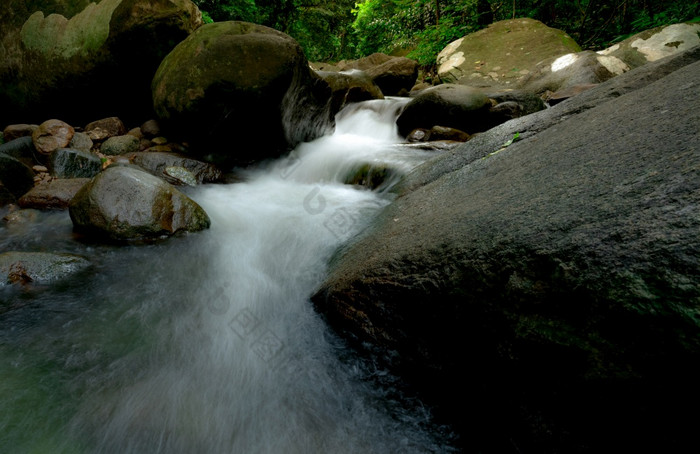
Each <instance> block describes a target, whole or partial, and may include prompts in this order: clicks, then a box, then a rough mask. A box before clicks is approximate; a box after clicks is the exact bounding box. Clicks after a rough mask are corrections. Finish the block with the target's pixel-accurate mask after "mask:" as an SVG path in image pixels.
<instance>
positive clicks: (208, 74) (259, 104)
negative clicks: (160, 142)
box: [152, 22, 330, 163]
mask: <svg viewBox="0 0 700 454" xmlns="http://www.w3.org/2000/svg"><path fill="white" fill-rule="evenodd" d="M152 91H153V103H154V108H155V111H156V115H157V116H158V117H159V119H160V120H161V121H160V124H161V126H162V127H163V128H164V129H166V130H168V134H169V137H170V136H173V137H179V138H181V139H183V140H184V141H187V142H189V143H191V144H192V146H193V148H194V149H196V150H199V151H205V152H211V151H212V150H214V152H215V153H217V154H218V153H222V154H224V155H225V157H226V158H228V159H229V160H230V161H233V162H237V163H245V162H250V161H255V160H259V159H264V158H268V157H273V156H278V155H280V154H281V153H283V152H284V151H286V150H287V149H288V148H290V147H293V146H294V145H296V144H297V143H299V142H301V141H304V140H310V139H312V138H314V137H315V136H316V135H318V134H320V132H321V131H320V129H319V128H323V127H325V126H327V124H328V121H329V120H328V116H329V115H328V111H327V110H326V104H327V102H328V99H329V98H330V89H329V88H328V85H327V84H326V83H325V82H323V81H322V80H321V79H320V78H319V77H318V76H317V75H316V74H315V73H313V71H312V70H311V69H310V67H309V65H308V62H307V60H306V57H305V56H304V52H303V50H302V48H301V46H299V44H298V43H297V42H296V41H294V39H292V38H291V37H289V36H288V35H286V34H284V33H282V32H279V31H277V30H273V29H271V28H268V27H264V26H262V25H256V24H251V23H247V22H217V23H212V24H206V25H204V26H202V27H200V28H199V29H197V30H196V31H195V32H194V33H192V34H191V35H190V36H189V37H188V38H187V39H185V40H184V41H183V42H181V43H180V44H178V45H177V46H176V47H175V48H174V49H173V51H172V52H171V53H170V54H168V55H167V56H166V57H165V59H164V60H163V62H162V63H161V65H160V67H159V68H158V71H157V72H156V75H155V77H154V79H153V84H152ZM305 125H314V126H312V127H311V130H309V129H308V128H309V126H305ZM315 125H319V128H317V127H316V126H315ZM232 136H235V140H234V138H233V137H232ZM262 138H264V140H265V141H266V144H265V145H264V146H260V140H261V139H262Z"/></svg>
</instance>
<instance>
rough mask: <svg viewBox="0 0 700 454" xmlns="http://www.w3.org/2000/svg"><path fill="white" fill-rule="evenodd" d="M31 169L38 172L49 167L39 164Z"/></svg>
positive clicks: (46, 170) (44, 170) (45, 170)
mask: <svg viewBox="0 0 700 454" xmlns="http://www.w3.org/2000/svg"><path fill="white" fill-rule="evenodd" d="M32 170H33V171H35V172H37V173H39V172H48V171H49V169H48V168H47V167H46V166H40V165H35V166H33V167H32Z"/></svg>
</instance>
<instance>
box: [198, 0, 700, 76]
mask: <svg viewBox="0 0 700 454" xmlns="http://www.w3.org/2000/svg"><path fill="white" fill-rule="evenodd" d="M194 2H195V3H196V4H197V6H199V8H200V9H201V10H202V12H203V16H204V18H205V21H225V20H244V21H248V22H255V23H258V24H262V25H266V26H269V27H272V28H275V29H277V30H280V31H283V32H285V33H287V34H289V35H290V36H292V37H293V38H295V39H296V40H297V41H298V42H299V43H300V44H301V45H302V47H303V48H304V50H305V51H306V55H307V57H308V58H309V60H311V61H324V62H333V61H338V60H341V59H348V58H359V57H362V56H365V55H369V54H371V53H374V52H384V53H387V54H394V55H407V56H409V57H411V58H415V59H417V60H418V61H419V62H420V63H421V65H424V66H430V65H433V64H434V63H435V58H436V56H437V54H438V53H439V52H440V50H442V49H443V48H444V47H445V46H446V45H447V44H449V43H450V42H451V41H454V40H455V39H458V38H460V37H462V36H464V35H466V34H469V33H472V32H475V31H477V30H479V29H481V28H484V27H486V26H488V25H489V24H490V23H492V22H495V21H499V20H504V19H511V18H516V17H531V18H533V19H537V20H540V21H542V22H544V23H545V24H546V25H548V26H550V27H554V28H558V29H561V30H564V31H566V32H567V33H568V34H569V35H571V36H572V37H573V38H574V39H575V40H576V42H578V44H579V45H580V46H581V47H582V48H584V49H594V50H598V49H601V48H604V47H606V46H608V45H611V44H612V43H614V42H616V41H620V40H622V39H624V38H626V37H628V36H631V35H632V34H634V33H637V32H640V31H643V30H647V29H650V28H653V27H656V26H660V25H666V24H672V23H677V22H685V21H700V3H699V2H697V0H336V1H327V0H277V1H275V0H194Z"/></svg>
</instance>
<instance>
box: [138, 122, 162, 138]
mask: <svg viewBox="0 0 700 454" xmlns="http://www.w3.org/2000/svg"><path fill="white" fill-rule="evenodd" d="M141 132H143V135H144V136H146V137H156V136H158V135H159V134H160V125H159V124H158V122H157V121H156V120H148V121H147V122H145V123H144V124H142V125H141Z"/></svg>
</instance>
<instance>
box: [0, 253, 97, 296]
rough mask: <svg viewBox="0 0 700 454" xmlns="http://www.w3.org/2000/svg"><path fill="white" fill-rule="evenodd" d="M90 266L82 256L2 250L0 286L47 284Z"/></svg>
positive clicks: (0, 256)
mask: <svg viewBox="0 0 700 454" xmlns="http://www.w3.org/2000/svg"><path fill="white" fill-rule="evenodd" d="M89 266H90V262H89V261H88V260H87V259H85V258H84V257H80V256H78V255H73V254H55V253H50V252H17V251H11V252H4V253H2V254H0V287H2V286H4V285H7V284H28V283H31V282H34V283H37V284H49V283H52V282H56V281H59V280H61V279H65V278H67V277H69V276H71V275H73V274H75V273H77V272H80V271H82V270H84V269H86V268H88V267H89Z"/></svg>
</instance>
